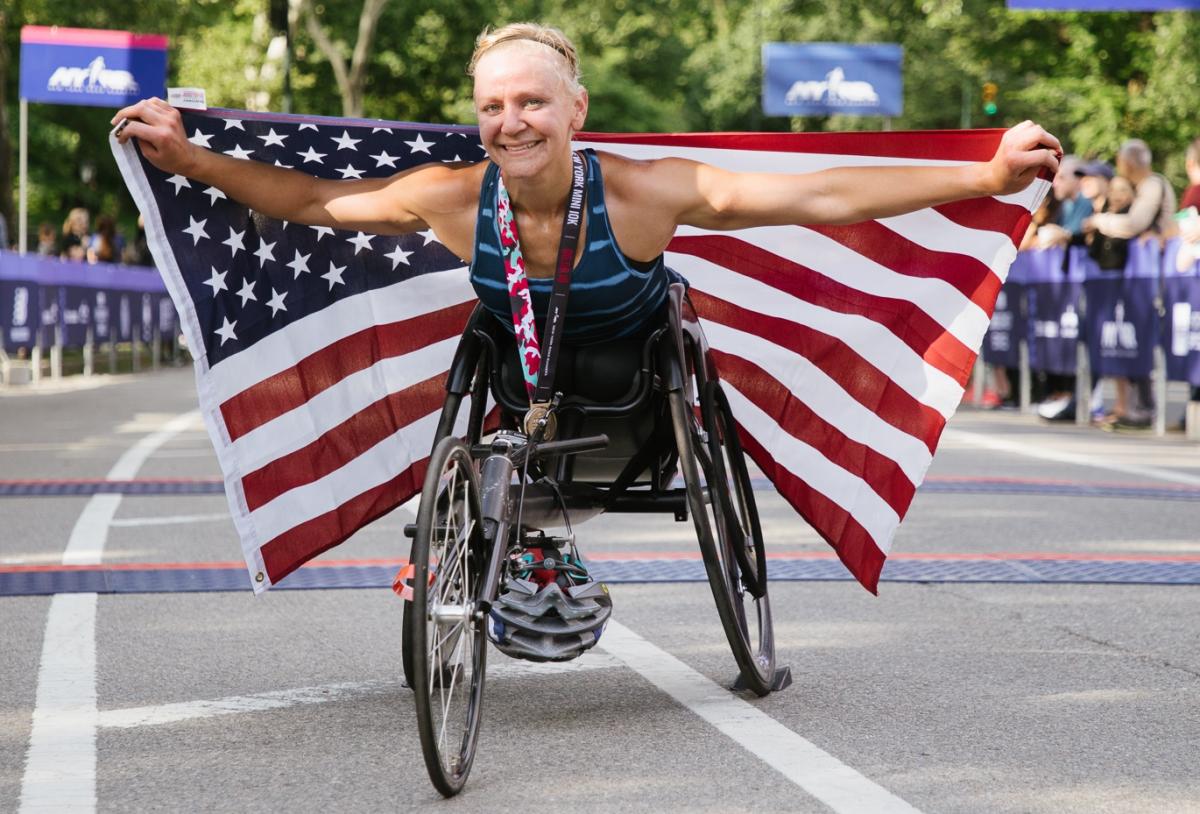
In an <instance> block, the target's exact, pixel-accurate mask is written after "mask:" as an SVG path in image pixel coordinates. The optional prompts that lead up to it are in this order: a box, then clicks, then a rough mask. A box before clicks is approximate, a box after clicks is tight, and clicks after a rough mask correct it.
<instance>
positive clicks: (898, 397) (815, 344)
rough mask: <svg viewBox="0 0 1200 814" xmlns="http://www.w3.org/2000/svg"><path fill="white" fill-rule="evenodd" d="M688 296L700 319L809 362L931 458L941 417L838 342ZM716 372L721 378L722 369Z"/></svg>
mask: <svg viewBox="0 0 1200 814" xmlns="http://www.w3.org/2000/svg"><path fill="white" fill-rule="evenodd" d="M688 296H689V297H690V298H691V301H692V304H693V305H695V307H696V313H698V314H699V315H700V316H701V317H702V318H703V319H707V320H711V321H713V322H719V323H721V324H722V325H728V326H729V327H731V328H737V329H738V330H742V331H746V332H753V333H755V334H758V335H759V336H762V337H763V338H764V339H766V340H768V341H770V342H772V343H774V344H776V345H779V346H780V347H782V348H784V349H786V350H789V351H791V352H792V353H795V354H797V355H799V356H803V357H805V358H807V359H808V360H809V361H810V362H812V363H813V364H814V365H816V366H817V367H818V368H820V369H821V370H822V371H823V372H824V373H825V374H826V375H828V376H830V377H831V378H832V379H833V380H834V381H836V382H837V383H838V384H839V385H841V387H842V389H843V390H845V391H846V392H847V393H848V394H849V395H850V397H851V398H853V399H854V400H855V401H857V402H858V403H859V404H862V405H863V406H864V407H866V408H867V409H868V410H870V411H871V412H873V413H875V414H876V415H878V416H879V417H880V418H881V419H883V420H884V421H886V422H887V423H889V424H891V425H892V426H893V427H896V428H897V429H899V430H902V431H903V432H906V433H908V434H909V435H912V436H914V437H916V438H918V439H920V440H921V441H922V442H923V443H924V444H925V446H927V447H928V448H929V452H930V453H932V452H933V450H934V446H935V445H936V443H937V439H938V437H939V436H940V435H941V433H942V428H943V427H945V425H946V419H945V418H943V417H942V414H941V413H939V412H938V411H937V410H935V409H933V408H932V407H929V406H928V405H925V404H922V403H921V402H919V401H917V400H916V399H915V398H913V397H912V396H911V395H910V394H909V393H908V391H906V390H905V389H904V388H903V387H901V386H900V385H898V384H896V382H895V381H893V380H892V379H891V378H890V377H888V376H886V375H885V374H884V373H883V372H881V371H880V370H879V369H878V368H877V367H875V366H873V365H872V364H871V363H870V362H868V361H867V360H866V359H864V358H863V357H862V356H860V355H858V353H856V352H855V351H854V350H853V349H852V348H850V347H849V346H848V345H846V344H845V343H844V342H843V341H842V340H840V339H838V338H836V337H832V336H828V335H827V334H823V333H821V332H820V331H816V330H813V329H812V328H809V327H807V326H804V325H797V324H796V323H794V322H788V321H787V320H785V319H779V318H778V317H770V316H766V315H764V314H759V313H755V312H754V311H750V310H748V309H745V308H742V307H741V306H738V305H734V304H733V303H730V302H728V301H726V300H722V299H719V298H717V297H714V296H712V295H711V294H706V293H704V292H703V291H698V290H696V289H694V288H693V289H692V290H691V291H690V292H689V294H688ZM718 369H719V370H721V375H722V376H724V375H725V374H724V368H718ZM739 389H741V388H739Z"/></svg>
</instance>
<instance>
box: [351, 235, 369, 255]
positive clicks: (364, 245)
mask: <svg viewBox="0 0 1200 814" xmlns="http://www.w3.org/2000/svg"><path fill="white" fill-rule="evenodd" d="M346 242H347V243H353V244H354V253H355V254H356V255H357V254H358V253H359V252H360V251H362V250H363V249H368V250H370V248H371V238H370V237H368V236H366V235H364V234H363V233H362V232H359V233H358V234H357V235H355V236H354V237H350V238H346Z"/></svg>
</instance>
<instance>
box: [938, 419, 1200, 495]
mask: <svg viewBox="0 0 1200 814" xmlns="http://www.w3.org/2000/svg"><path fill="white" fill-rule="evenodd" d="M942 438H943V439H944V440H947V441H955V442H958V443H960V444H970V445H972V446H977V447H983V448H984V449H993V450H996V451H997V452H1008V453H1011V454H1013V455H1024V456H1025V457H1026V458H1038V459H1040V460H1043V461H1053V462H1055V463H1060V464H1074V465H1075V466H1090V467H1093V468H1095V469H1107V470H1108V471H1110V472H1123V473H1125V474H1126V475H1138V476H1140V477H1143V478H1154V479H1155V480H1163V481H1167V482H1168V483H1182V484H1185V485H1187V486H1200V476H1197V475H1189V474H1187V473H1186V472H1175V471H1174V470H1171V469H1159V468H1158V467H1154V466H1140V465H1138V464H1126V463H1121V462H1120V461H1112V460H1108V459H1106V458H1100V457H1097V456H1094V455H1081V454H1079V453H1075V452H1064V451H1063V450H1056V449H1046V448H1044V447H1034V446H1031V445H1029V444H1023V443H1021V442H1019V441H1006V440H1004V439H1001V438H992V437H990V436H987V435H981V434H979V433H974V432H966V431H965V430H952V429H947V430H945V431H944V432H943V433H942Z"/></svg>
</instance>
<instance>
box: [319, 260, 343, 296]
mask: <svg viewBox="0 0 1200 814" xmlns="http://www.w3.org/2000/svg"><path fill="white" fill-rule="evenodd" d="M345 270H346V267H345V266H335V265H334V264H333V263H330V264H329V271H327V272H325V273H324V274H322V275H321V279H322V280H328V281H329V290H330V291H333V286H334V284H335V283H340V284H341V285H345V284H346V281H345V280H343V279H342V272H343V271H345Z"/></svg>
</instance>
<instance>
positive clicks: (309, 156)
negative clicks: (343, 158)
mask: <svg viewBox="0 0 1200 814" xmlns="http://www.w3.org/2000/svg"><path fill="white" fill-rule="evenodd" d="M296 155H298V156H300V157H301V158H303V159H304V163H305V164H308V163H310V162H314V161H315V162H316V163H318V164H324V163H325V162H324V161H322V160H321V159H322V158H324V157H325V156H327V155H329V153H318V152H317V151H316V150H314V149H313V148H312V147H309V148H308V149H307V150H305V151H304V152H302V153H296Z"/></svg>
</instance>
